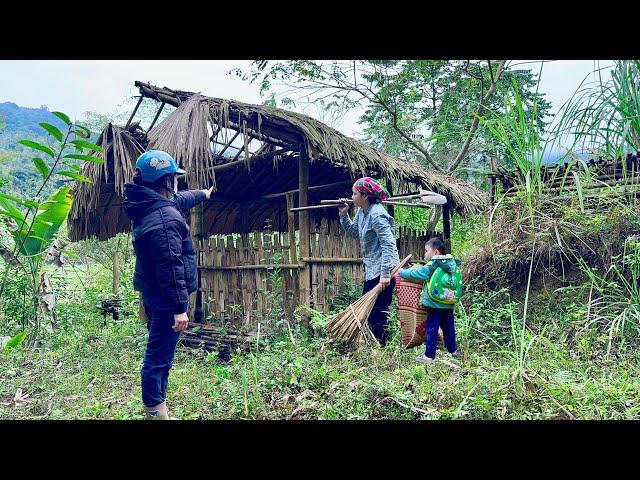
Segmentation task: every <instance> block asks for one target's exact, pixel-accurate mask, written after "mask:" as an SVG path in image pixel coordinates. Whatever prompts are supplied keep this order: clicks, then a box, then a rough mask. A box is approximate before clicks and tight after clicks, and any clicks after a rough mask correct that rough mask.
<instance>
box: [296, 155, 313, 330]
mask: <svg viewBox="0 0 640 480" xmlns="http://www.w3.org/2000/svg"><path fill="white" fill-rule="evenodd" d="M299 158H300V163H299V165H298V192H299V193H298V205H299V206H300V207H306V206H307V205H308V193H309V155H308V152H307V149H306V146H305V145H304V143H302V145H301V148H300V157H299ZM298 223H299V225H300V257H303V258H304V257H309V256H311V255H310V249H309V212H307V211H304V210H303V211H301V212H299V213H298ZM299 275H300V277H299V278H300V304H301V305H303V306H304V307H309V306H310V305H309V301H310V299H311V265H309V264H308V263H307V264H304V268H301V269H300V273H299ZM302 318H303V322H304V323H308V319H309V315H308V311H307V310H306V309H305V308H303V309H302Z"/></svg>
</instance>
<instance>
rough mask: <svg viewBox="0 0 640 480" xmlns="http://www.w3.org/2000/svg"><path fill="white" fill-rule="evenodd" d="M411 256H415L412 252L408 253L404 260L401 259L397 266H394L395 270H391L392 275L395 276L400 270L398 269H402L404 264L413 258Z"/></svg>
mask: <svg viewBox="0 0 640 480" xmlns="http://www.w3.org/2000/svg"><path fill="white" fill-rule="evenodd" d="M411 257H413V255H412V254H411V253H410V254H409V255H407V256H406V257H405V259H404V260H402V261H401V262H400V263H399V264H398V265H397V266H395V267H394V268H393V270H391V276H392V277H393V276H394V275H395V274H396V273H397V272H398V270H400V269H401V268H402V267H404V266H405V264H406V263H407V262H408V261H409V260H411Z"/></svg>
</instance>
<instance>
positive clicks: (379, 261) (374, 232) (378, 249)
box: [340, 203, 400, 281]
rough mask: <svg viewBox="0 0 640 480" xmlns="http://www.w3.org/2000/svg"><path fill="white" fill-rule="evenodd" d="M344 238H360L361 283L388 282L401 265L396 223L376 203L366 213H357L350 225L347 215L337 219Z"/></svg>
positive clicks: (361, 211) (360, 211)
mask: <svg viewBox="0 0 640 480" xmlns="http://www.w3.org/2000/svg"><path fill="white" fill-rule="evenodd" d="M340 223H341V224H342V228H344V230H345V232H347V235H349V236H351V237H359V238H360V249H361V250H362V257H363V258H364V279H365V281H369V280H373V279H374V278H376V277H378V276H380V277H383V278H390V276H391V275H390V273H391V269H392V268H393V267H394V266H396V265H398V264H399V263H400V257H399V256H398V245H397V244H396V237H395V222H394V220H393V217H392V216H391V215H389V214H388V213H387V211H386V210H385V208H384V207H383V206H382V205H380V204H379V203H374V204H373V205H371V207H369V210H368V211H366V212H365V211H363V210H362V209H360V210H359V211H358V213H356V217H355V219H354V220H353V221H351V218H349V215H348V214H347V215H344V216H342V217H340Z"/></svg>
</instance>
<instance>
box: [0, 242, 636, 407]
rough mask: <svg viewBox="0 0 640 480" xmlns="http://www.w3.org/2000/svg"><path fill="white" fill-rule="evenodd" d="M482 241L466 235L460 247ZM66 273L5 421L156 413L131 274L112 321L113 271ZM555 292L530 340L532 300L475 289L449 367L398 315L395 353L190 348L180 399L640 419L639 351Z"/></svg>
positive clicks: (539, 295) (8, 372) (173, 390)
mask: <svg viewBox="0 0 640 480" xmlns="http://www.w3.org/2000/svg"><path fill="white" fill-rule="evenodd" d="M473 238H477V237H476V234H475V233H474V232H473V231H471V230H470V231H469V232H465V233H464V235H460V237H459V238H458V239H457V240H456V241H457V245H472V244H473V243H474V242H472V241H471V240H470V239H473ZM460 253H462V255H461V256H463V257H465V256H466V255H465V253H466V252H460ZM64 278H65V279H66V284H65V282H58V285H63V284H65V289H64V292H60V298H59V307H58V313H59V320H60V328H59V331H58V332H57V333H54V334H51V335H48V336H47V337H46V338H45V339H44V342H43V343H42V345H41V346H40V347H39V348H38V349H35V350H26V349H23V348H20V349H16V350H14V351H12V352H10V353H1V354H0V379H2V381H0V418H52V419H63V418H64V419H93V418H100V419H136V418H142V404H141V401H140V377H139V370H140V365H141V361H142V356H143V354H144V347H145V342H146V328H145V326H144V325H143V324H141V323H140V322H139V320H138V319H137V317H136V316H135V312H136V306H135V304H134V302H133V299H134V296H133V295H131V293H132V292H131V286H130V282H129V279H128V278H127V279H125V285H124V289H125V291H126V293H127V295H126V296H127V298H128V300H129V302H130V303H129V307H128V311H129V312H131V313H132V315H130V316H123V317H122V319H121V320H120V321H119V322H118V323H114V322H113V320H111V319H109V320H108V322H107V325H106V326H105V325H104V324H103V320H102V317H100V316H99V315H98V313H97V311H96V309H95V305H96V303H97V299H98V298H100V296H101V295H102V294H103V293H102V292H108V291H109V281H110V275H109V272H107V271H104V270H103V269H102V270H100V269H92V270H91V271H88V272H81V273H80V274H79V276H76V275H75V274H74V273H72V272H71V271H69V270H68V271H67V274H66V276H65V277H64ZM80 280H82V281H80ZM82 284H84V286H82ZM542 287H543V285H542V284H535V285H534V288H533V290H534V291H535V294H534V295H532V298H533V299H534V304H533V306H532V308H531V310H530V312H529V320H528V322H527V323H528V327H529V329H528V330H527V331H526V333H525V335H524V337H523V338H521V337H520V333H519V330H518V329H519V326H520V322H521V305H520V304H519V303H518V302H516V301H514V300H513V298H512V297H510V296H509V295H508V294H507V293H505V292H502V293H495V294H494V295H488V294H483V295H481V294H473V293H471V294H469V295H467V296H466V297H465V299H464V300H463V303H462V305H460V306H459V308H458V309H457V317H456V324H457V333H458V343H459V349H460V350H461V351H462V352H463V353H464V358H462V359H460V360H459V359H455V360H454V359H452V358H451V357H450V356H449V355H448V354H447V353H444V352H443V349H442V348H440V349H439V351H438V356H439V359H441V360H444V361H441V362H437V363H436V364H434V365H431V366H428V367H426V368H425V367H424V366H423V365H421V364H418V363H417V362H415V360H414V357H415V355H416V354H418V353H419V350H420V349H412V350H411V351H403V350H402V349H401V348H400V346H399V345H400V342H399V338H398V333H399V332H398V331H397V327H395V325H397V316H396V315H395V313H394V314H393V316H392V324H393V325H394V331H395V335H396V337H395V341H393V342H392V344H391V346H389V347H387V348H386V349H382V350H377V349H376V350H368V351H364V352H346V351H341V350H340V349H338V348H336V347H335V346H331V345H329V344H328V342H327V340H328V339H327V337H326V336H325V335H324V333H323V332H321V331H318V332H314V333H312V334H307V333H303V332H301V331H294V332H293V337H290V336H289V335H288V334H287V333H282V334H281V335H279V336H276V337H274V338H270V339H268V340H267V341H264V342H262V345H261V346H260V348H259V349H256V348H254V349H253V351H252V352H251V353H250V354H247V355H241V354H236V355H233V356H232V358H231V360H230V361H228V362H222V361H220V360H219V359H218V358H217V356H216V355H215V354H208V353H207V352H204V351H199V350H187V349H182V348H181V349H179V350H178V352H177V355H176V359H175V362H174V368H173V371H172V373H171V377H170V383H169V400H168V403H169V405H170V408H171V410H172V412H173V414H174V415H176V416H177V417H179V418H183V419H229V418H233V419H241V418H248V419H262V418H269V419H276V418H277V419H287V418H313V419H316V418H319V419H373V418H389V419H423V418H424V419H435V418H465V419H469V418H473V419H478V418H483V419H496V418H498V419H528V418H536V419H537V418H545V419H546V418H549V419H554V418H572V417H575V418H579V419H602V418H606V419H613V418H615V419H619V418H637V417H638V410H639V408H640V407H639V403H638V400H639V398H640V367H639V366H638V365H639V363H638V355H637V354H636V353H635V351H636V350H637V349H636V348H635V347H634V346H633V345H630V346H629V345H627V346H625V345H622V346H621V345H619V344H616V348H615V349H614V351H613V352H612V355H610V356H605V355H604V351H605V345H606V343H607V340H608V339H607V332H606V330H602V331H600V330H596V329H586V330H585V329H582V328H581V326H582V325H583V323H580V322H581V321H582V320H581V318H583V316H584V310H585V306H584V299H583V298H581V297H580V296H579V295H578V294H577V293H576V294H571V295H569V294H562V295H561V294H558V293H553V292H552V291H551V290H548V289H547V290H545V289H544V288H542ZM512 326H513V327H514V328H515V330H512ZM524 352H526V355H524V354H522V355H521V354H520V353H524ZM522 372H524V375H520V374H519V373H522Z"/></svg>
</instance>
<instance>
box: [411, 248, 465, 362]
mask: <svg viewBox="0 0 640 480" xmlns="http://www.w3.org/2000/svg"><path fill="white" fill-rule="evenodd" d="M445 251H446V246H445V244H444V242H443V241H442V240H441V239H440V238H438V237H433V238H431V239H429V240H428V241H427V243H426V244H425V246H424V258H425V260H429V262H428V263H427V264H426V265H424V266H423V267H420V268H417V269H402V270H400V272H399V274H400V277H401V278H404V279H407V280H418V281H424V285H425V288H424V289H423V290H422V294H421V295H420V305H422V306H423V307H426V309H427V328H426V338H425V347H426V348H425V352H424V353H423V354H422V355H419V356H418V357H416V360H418V361H419V362H426V363H431V362H433V361H434V360H435V358H436V342H437V340H438V328H442V333H443V336H444V345H445V347H446V348H447V350H448V351H449V353H451V354H452V355H454V356H457V355H458V352H457V350H456V331H455V326H454V321H453V307H454V305H453V304H451V305H449V304H443V303H438V302H436V301H434V300H432V299H431V297H430V296H429V292H428V288H427V285H428V284H429V280H430V279H431V276H432V275H433V273H434V272H435V271H436V269H437V268H438V267H441V268H442V269H443V270H444V271H445V272H447V273H453V272H454V271H455V269H457V268H458V266H459V265H460V260H457V259H454V258H453V257H452V256H451V255H445Z"/></svg>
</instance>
